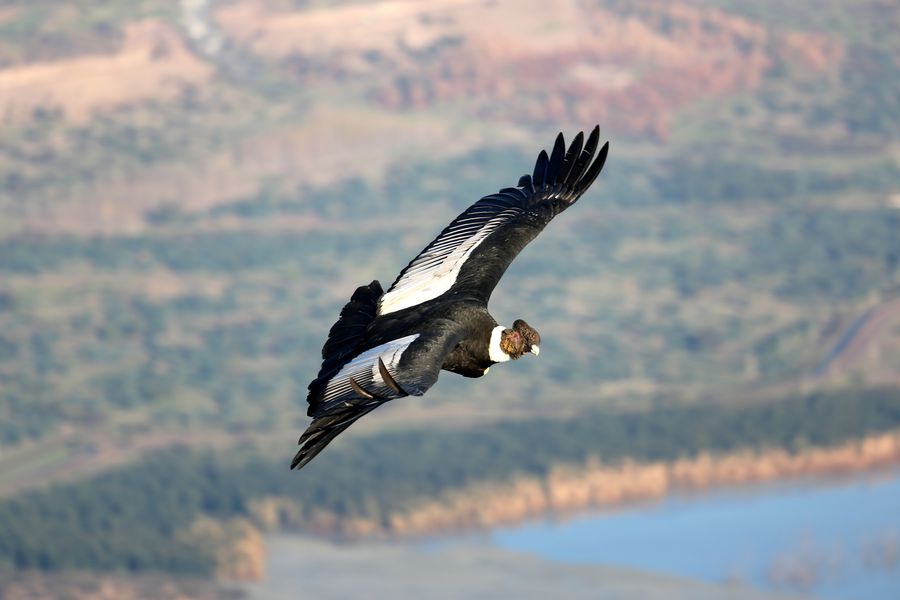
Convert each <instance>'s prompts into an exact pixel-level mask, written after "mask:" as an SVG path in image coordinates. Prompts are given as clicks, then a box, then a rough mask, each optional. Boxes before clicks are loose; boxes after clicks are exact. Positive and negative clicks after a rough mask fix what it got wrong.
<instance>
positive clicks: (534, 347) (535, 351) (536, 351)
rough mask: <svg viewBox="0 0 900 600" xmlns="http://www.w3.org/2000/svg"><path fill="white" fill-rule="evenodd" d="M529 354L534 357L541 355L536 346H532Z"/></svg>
mask: <svg viewBox="0 0 900 600" xmlns="http://www.w3.org/2000/svg"><path fill="white" fill-rule="evenodd" d="M531 353H532V354H534V355H535V356H537V355H538V354H540V353H541V349H540V347H539V346H537V345H534V346H532V347H531Z"/></svg>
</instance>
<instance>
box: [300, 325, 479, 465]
mask: <svg viewBox="0 0 900 600" xmlns="http://www.w3.org/2000/svg"><path fill="white" fill-rule="evenodd" d="M460 338H461V331H460V330H459V326H458V325H457V324H456V323H452V322H450V321H446V320H443V319H441V320H433V321H430V322H429V323H428V324H427V325H426V324H423V329H422V331H421V332H419V333H414V334H410V335H404V336H402V337H398V338H397V339H393V340H389V341H387V342H384V343H382V344H379V345H376V346H374V347H372V348H368V349H366V350H364V351H362V352H360V353H358V354H357V355H355V356H353V357H352V358H351V359H350V360H347V361H346V362H345V363H344V364H343V366H341V368H340V369H339V370H337V371H336V372H334V373H332V374H330V375H328V376H325V377H319V378H317V379H316V380H314V381H313V382H312V383H311V384H310V386H309V397H308V398H307V400H308V402H309V415H310V416H311V417H313V421H312V423H311V424H310V425H309V427H308V428H307V429H306V431H305V432H304V433H303V435H302V436H301V437H300V440H299V442H298V443H299V444H300V445H301V446H302V447H301V448H300V450H299V451H298V452H297V455H296V456H294V460H293V461H292V462H291V468H292V469H299V468H302V467H303V466H304V465H306V464H307V463H308V462H309V461H310V460H312V459H313V457H315V456H316V455H317V454H318V453H319V452H321V451H322V449H323V448H325V446H327V445H328V444H329V443H330V442H331V440H333V439H334V438H335V437H337V436H338V434H340V433H341V432H342V431H344V430H345V429H347V428H348V427H350V425H352V424H353V423H354V422H356V420H357V419H359V418H360V417H363V416H365V415H367V414H368V413H370V412H372V411H373V410H375V409H376V408H378V407H379V406H381V405H382V404H384V403H385V402H388V401H390V400H395V399H397V398H403V397H404V396H410V395H412V396H421V395H422V394H424V393H425V392H426V391H427V390H428V388H430V387H431V386H432V385H434V384H435V382H436V381H437V379H438V374H439V373H440V370H441V365H442V364H443V363H444V358H445V357H446V356H447V354H449V353H450V352H451V351H452V350H453V348H454V347H455V346H456V344H457V343H458V342H459V340H460Z"/></svg>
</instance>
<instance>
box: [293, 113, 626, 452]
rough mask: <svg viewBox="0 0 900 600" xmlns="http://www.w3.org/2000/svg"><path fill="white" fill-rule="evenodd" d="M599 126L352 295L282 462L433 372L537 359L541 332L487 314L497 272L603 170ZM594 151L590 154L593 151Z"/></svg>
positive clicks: (417, 392)
mask: <svg viewBox="0 0 900 600" xmlns="http://www.w3.org/2000/svg"><path fill="white" fill-rule="evenodd" d="M599 140H600V128H599V126H598V127H595V128H594V130H593V131H591V134H590V135H589V136H588V138H587V141H586V142H585V140H584V134H583V133H579V134H578V135H576V136H575V139H574V140H573V141H572V145H571V146H569V149H568V150H566V147H565V142H564V140H563V136H562V133H560V134H559V135H558V136H557V138H556V143H555V144H554V146H553V151H552V152H551V153H550V155H549V156H548V155H547V152H546V151H544V150H542V151H541V153H540V154H539V155H538V158H537V162H536V163H535V165H534V173H533V174H532V175H523V176H522V177H521V178H520V179H519V184H518V186H517V187H514V188H505V189H502V190H500V191H499V192H497V193H496V194H491V195H490V196H485V197H484V198H482V199H481V200H479V201H478V202H476V203H475V204H473V205H472V206H470V207H469V208H468V209H466V211H465V212H463V213H462V214H461V215H459V216H458V217H456V219H454V220H453V222H452V223H450V225H448V226H447V228H446V229H444V230H443V231H442V232H441V234H440V235H439V236H438V237H437V238H436V239H435V240H434V241H433V242H431V243H430V244H429V245H428V246H427V247H426V248H425V249H424V250H423V251H422V252H421V253H420V254H419V255H418V256H417V257H416V258H414V259H413V260H412V262H411V263H409V265H407V266H406V268H405V269H403V271H401V272H400V275H399V276H398V277H397V279H396V281H394V284H393V285H392V286H391V287H390V289H388V291H387V292H384V291H383V290H382V288H381V284H380V283H379V282H378V281H377V280H376V281H373V282H372V283H370V284H369V285H364V286H361V287H359V288H357V290H356V291H355V292H354V293H353V296H352V297H351V298H350V302H349V303H347V305H346V306H345V307H344V309H343V310H342V311H341V315H340V317H339V318H338V321H337V323H335V324H334V326H332V328H331V331H330V332H329V334H328V340H327V341H326V342H325V346H324V347H323V348H322V359H323V362H322V368H321V370H320V371H319V375H318V376H317V377H316V379H315V380H313V382H312V383H310V384H309V396H308V397H307V401H308V402H309V410H308V415H309V416H311V417H313V421H312V423H311V424H310V425H309V427H308V428H307V430H306V431H305V432H304V433H303V435H302V436H301V437H300V441H299V444H301V445H302V447H301V448H300V450H299V452H297V455H296V456H295V457H294V460H293V461H292V462H291V468H292V469H298V468H302V467H303V466H304V465H306V464H307V463H308V462H309V461H310V460H312V459H313V457H314V456H316V454H318V453H319V452H321V451H322V449H323V448H324V447H325V446H327V445H328V443H329V442H331V440H333V439H334V438H335V437H336V436H337V435H338V434H340V433H341V432H342V431H344V430H345V429H347V427H349V426H350V425H352V424H353V422H354V421H356V420H357V419H359V418H360V417H362V416H364V415H366V414H368V413H369V412H371V411H372V410H374V409H375V408H377V407H378V406H380V405H382V404H384V403H385V402H387V401H389V400H394V399H395V398H402V397H404V396H409V395H413V396H421V395H422V394H424V393H425V392H426V391H427V390H428V388H430V387H431V386H432V385H434V383H435V382H436V381H437V378H438V374H439V373H440V370H441V369H444V370H447V371H452V372H454V373H459V374H460V375H464V376H466V377H481V376H482V375H484V374H485V373H487V371H488V368H489V367H490V366H491V365H493V364H495V363H499V362H506V361H508V360H510V359H513V360H515V359H517V358H519V357H520V356H522V355H524V354H525V353H527V352H531V353H532V354H534V355H537V354H538V351H539V346H538V344H540V341H541V336H540V335H538V332H537V331H535V330H534V329H533V328H532V327H530V326H529V325H528V324H527V323H526V322H525V321H523V320H521V319H518V320H516V321H515V322H513V325H512V327H510V328H506V327H503V326H502V325H498V324H497V321H496V320H495V319H494V317H492V316H491V313H489V312H488V307H487V305H488V300H489V299H490V297H491V292H492V291H493V290H494V287H495V286H496V285H497V282H499V281H500V277H501V276H502V275H503V273H504V271H506V268H507V267H509V264H510V263H511V262H512V260H513V259H514V258H515V257H516V255H517V254H518V253H519V252H520V251H521V250H522V248H524V247H525V245H526V244H528V242H530V241H531V240H533V239H534V238H535V237H536V236H537V234H539V233H540V232H541V230H542V229H543V228H544V227H545V226H546V225H547V223H549V222H550V220H551V219H553V217H555V216H556V215H557V214H559V213H561V212H562V211H564V210H565V209H566V208H568V207H569V206H571V205H572V204H574V203H575V201H576V200H578V198H579V197H580V196H581V195H582V194H583V193H584V192H585V190H587V188H588V187H589V186H590V185H591V183H593V181H594V179H595V178H596V177H597V175H598V174H599V173H600V170H601V169H602V168H603V163H604V162H605V161H606V154H607V151H608V150H609V142H607V143H605V144H604V145H603V147H602V148H600V151H599V152H597V145H598V143H599ZM595 153H596V154H597V156H596V158H594V154H595Z"/></svg>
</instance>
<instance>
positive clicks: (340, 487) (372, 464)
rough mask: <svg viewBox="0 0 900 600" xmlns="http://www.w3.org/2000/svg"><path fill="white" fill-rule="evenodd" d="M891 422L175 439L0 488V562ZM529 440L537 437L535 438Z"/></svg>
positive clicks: (80, 554)
mask: <svg viewBox="0 0 900 600" xmlns="http://www.w3.org/2000/svg"><path fill="white" fill-rule="evenodd" d="M897 427H900V393H898V392H897V391H896V390H868V391H844V392H840V393H828V394H814V395H811V396H807V397H801V398H792V399H785V400H782V401H779V402H774V403H769V404H763V405H756V406H748V407H744V408H736V407H730V408H729V407H694V408H688V409H662V410H657V411H653V412H648V413H613V412H609V411H589V412H587V413H584V414H581V415H579V416H578V417H577V418H573V419H566V420H557V419H532V420H526V421H514V422H510V423H506V424H505V425H503V426H496V425H489V426H476V427H472V428H470V429H467V430H461V431H440V432H435V431H428V432H423V431H408V432H398V433H393V434H383V435H380V436H377V437H373V438H367V439H365V440H363V441H356V442H353V443H351V444H344V445H343V446H341V447H340V448H339V449H331V450H329V451H328V452H327V453H325V454H324V455H323V456H322V457H321V458H320V459H319V460H317V461H315V462H313V463H312V464H311V465H309V467H307V469H305V470H304V471H301V472H300V473H289V472H288V470H287V464H288V463H287V458H288V456H287V455H285V457H283V460H282V457H279V458H276V459H274V460H273V459H272V457H266V456H263V455H261V454H260V453H259V452H258V451H254V450H252V449H244V450H240V449H238V450H233V451H229V452H226V453H213V452H198V451H190V450H187V449H174V450H170V451H163V452H160V453H158V454H156V455H153V456H151V457H149V458H147V459H146V460H143V461H141V462H139V463H138V464H136V465H132V466H129V467H127V468H123V469H117V470H115V471H112V472H109V473H106V474H104V475H101V476H99V477H95V478H93V479H91V480H88V481H83V482H81V483H77V484H70V485H57V486H55V487H53V488H51V489H48V490H46V491H39V492H30V493H26V494H23V495H20V496H18V497H16V498H12V499H8V500H4V501H2V502H0V565H6V566H11V567H16V568H40V569H52V570H56V569H71V568H79V569H99V570H111V569H128V570H167V571H173V572H204V571H208V570H209V569H211V568H212V555H211V551H212V549H209V548H202V547H196V546H195V545H191V544H189V543H186V542H184V541H183V538H181V537H179V532H182V531H184V530H185V529H186V528H187V527H188V526H189V525H190V523H191V522H193V520H194V519H196V518H197V517H199V516H201V515H207V516H212V517H219V518H229V517H233V516H237V515H243V516H250V515H251V509H250V505H251V503H252V501H253V500H255V499H261V498H265V497H269V496H280V497H285V498H290V499H292V500H295V501H296V502H297V503H298V504H299V506H300V507H301V509H302V513H303V518H305V519H309V520H310V521H311V520H312V519H313V518H314V517H315V515H317V514H323V513H330V514H334V515H336V516H338V517H366V518H370V519H374V520H376V521H378V522H386V521H385V520H386V519H387V518H388V517H389V516H390V515H391V514H394V513H398V512H402V511H404V510H405V509H409V508H412V507H414V506H416V504H417V503H419V502H422V501H426V500H428V499H432V498H436V497H440V496H442V495H444V494H446V493H447V492H449V491H451V490H458V489H461V488H465V487H466V486H470V485H472V484H475V483H483V482H502V481H505V480H508V479H510V478H512V477H515V476H521V475H536V476H541V475H546V474H547V473H548V472H549V471H550V470H551V469H553V468H554V467H557V466H559V465H561V464H573V465H577V464H582V463H584V461H585V460H587V459H588V458H590V457H597V458H600V459H601V460H603V461H604V462H606V463H608V464H616V463H618V462H620V461H622V460H624V459H633V460H637V461H659V460H672V459H677V458H683V457H691V456H696V455H697V454H698V453H700V452H711V453H727V452H733V451H738V450H743V449H754V450H764V449H768V448H786V449H789V450H792V451H796V450H801V449H806V448H809V447H822V446H829V445H836V444H840V443H842V442H845V441H847V440H850V439H856V438H859V437H861V436H864V435H868V434H875V433H881V432H884V431H889V430H892V429H896V428H897ZM536 440H539V441H536Z"/></svg>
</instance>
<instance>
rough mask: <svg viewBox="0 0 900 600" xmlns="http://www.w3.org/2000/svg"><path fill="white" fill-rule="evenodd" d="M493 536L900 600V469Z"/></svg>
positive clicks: (571, 558) (515, 544)
mask: <svg viewBox="0 0 900 600" xmlns="http://www.w3.org/2000/svg"><path fill="white" fill-rule="evenodd" d="M490 540H491V541H492V543H494V544H495V545H497V546H499V547H501V548H507V549H513V550H519V551H527V552H532V553H534V554H537V555H539V556H542V557H544V558H548V559H551V560H555V561H560V562H565V563H569V564H604V565H621V566H627V567H635V568H639V569H644V570H650V571H658V572H661V573H670V574H675V575H680V576H685V577H691V578H696V579H701V580H705V581H712V582H723V581H741V582H746V583H749V584H751V585H753V586H755V587H759V588H762V589H767V590H773V591H776V590H777V591H792V592H802V593H809V594H811V595H815V596H818V597H822V598H835V599H851V598H852V599H858V600H870V599H871V600H881V599H884V600H889V599H891V600H893V599H898V598H900V562H898V561H900V557H898V553H900V470H895V471H891V472H888V473H881V474H879V475H877V476H866V477H860V478H855V479H852V480H843V481H830V482H821V481H819V482H806V483H804V484H790V485H772V486H764V487H757V488H752V489H750V490H748V491H729V492H717V493H710V494H704V495H699V496H693V497H673V498H669V499H666V500H664V501H661V502H659V503H656V504H653V505H647V506H640V507H635V508H629V509H625V510H619V511H616V512H605V513H599V514H594V515H591V516H584V517H579V518H574V519H571V520H566V521H564V522H553V521H549V520H546V521H541V522H535V523H529V524H525V525H522V526H518V527H513V528H505V529H497V530H495V531H493V532H492V534H491V536H490Z"/></svg>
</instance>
